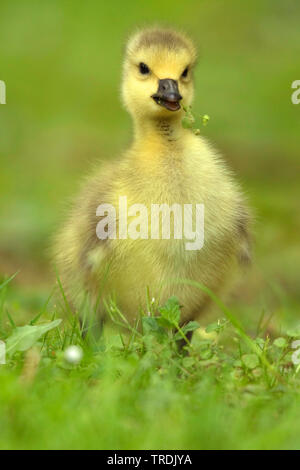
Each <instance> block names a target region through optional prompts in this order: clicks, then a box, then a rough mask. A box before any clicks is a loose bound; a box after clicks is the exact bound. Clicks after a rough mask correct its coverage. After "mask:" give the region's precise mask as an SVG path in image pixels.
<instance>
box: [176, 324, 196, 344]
mask: <svg viewBox="0 0 300 470" xmlns="http://www.w3.org/2000/svg"><path fill="white" fill-rule="evenodd" d="M198 328H200V324H199V323H198V322H197V321H190V322H189V323H187V324H186V325H184V326H183V327H182V328H181V331H182V332H183V334H185V335H186V334H187V333H188V332H189V331H195V330H198ZM175 339H176V340H177V339H182V336H181V334H180V332H179V331H178V332H177V333H176V335H175Z"/></svg>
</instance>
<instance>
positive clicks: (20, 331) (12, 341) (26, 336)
mask: <svg viewBox="0 0 300 470" xmlns="http://www.w3.org/2000/svg"><path fill="white" fill-rule="evenodd" d="M61 321H62V320H61V319H58V320H54V321H52V322H50V323H45V324H43V325H26V326H19V327H17V328H15V329H14V331H13V333H12V335H11V336H9V337H8V339H7V341H6V353H7V354H9V355H12V354H14V353H15V352H16V351H27V349H29V348H31V347H32V346H33V345H34V344H35V343H36V342H37V341H38V340H39V339H40V338H41V337H42V336H43V335H44V334H45V333H47V332H48V331H50V330H52V329H53V328H56V327H57V326H58V325H59V324H60V323H61Z"/></svg>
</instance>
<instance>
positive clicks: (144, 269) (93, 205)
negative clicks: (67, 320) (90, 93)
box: [55, 28, 249, 322]
mask: <svg viewBox="0 0 300 470" xmlns="http://www.w3.org/2000/svg"><path fill="white" fill-rule="evenodd" d="M195 62H196V50H195V47H194V45H193V43H192V42H191V40H190V39H189V38H187V37H186V36H185V35H183V34H181V33H177V32H174V31H172V30H165V29H155V28H154V29H146V30H142V31H140V32H138V33H136V34H135V35H133V37H132V38H130V40H129V41H128V44H127V47H126V51H125V58H124V65H123V80H122V98H123V103H124V105H125V107H126V109H127V111H128V112H129V113H130V115H131V117H132V120H133V126H134V139H133V143H132V145H131V147H130V148H129V149H128V150H127V151H126V152H125V153H124V155H122V156H121V158H120V159H118V160H114V161H113V162H108V163H106V164H104V165H102V166H101V167H99V169H98V170H97V171H95V172H94V174H93V175H92V176H91V177H90V178H88V179H87V181H86V182H85V185H84V188H83V190H82V192H81V194H80V195H79V197H78V198H77V199H76V201H75V203H74V206H73V209H72V211H71V213H70V215H69V217H68V219H67V221H66V223H65V226H64V227H63V229H62V231H61V232H60V233H59V234H58V236H57V239H56V244H55V252H56V256H55V260H56V265H57V268H58V273H59V275H60V277H61V280H62V284H63V287H64V289H65V291H66V294H67V296H68V298H69V299H70V300H71V302H72V304H73V305H74V306H75V308H76V309H77V310H78V311H80V306H81V303H82V302H83V300H84V297H85V295H86V293H88V294H89V296H90V298H91V299H92V302H93V304H94V305H95V304H96V303H97V299H98V298H100V297H101V299H102V300H103V299H109V298H110V297H113V298H115V300H116V302H117V304H118V306H119V308H120V309H121V311H122V312H123V314H124V315H125V316H126V317H127V318H128V319H129V321H133V320H134V319H135V318H137V316H138V314H139V310H140V307H142V308H143V309H145V308H146V307H145V304H146V290H147V289H148V291H149V292H150V296H151V298H152V297H154V298H155V299H157V300H158V299H159V302H160V304H162V303H163V302H165V301H166V300H167V299H168V298H169V297H170V296H171V295H176V296H177V297H178V298H179V300H180V303H181V305H182V306H183V307H182V322H186V321H189V320H191V319H196V318H198V317H199V316H200V315H201V314H202V313H203V311H204V310H205V309H206V308H207V306H208V305H209V298H208V297H207V295H206V294H205V293H204V292H202V291H201V290H199V289H197V288H196V287H193V286H189V285H186V284H180V283H178V284H174V281H175V280H180V279H190V280H194V281H197V282H200V283H202V284H204V285H206V286H207V287H208V288H210V289H211V290H212V291H213V292H214V293H215V294H217V295H222V293H223V292H224V291H225V290H226V289H227V287H228V285H229V284H230V280H231V279H232V277H233V273H234V272H235V271H236V268H237V267H238V265H239V264H240V263H241V262H242V261H243V260H246V259H247V258H248V254H249V247H248V240H249V235H248V225H249V217H248V212H247V209H246V206H245V202H244V197H243V195H242V193H241V191H240V188H239V186H238V184H237V183H236V182H235V181H234V179H233V177H232V175H231V173H230V172H229V171H228V169H227V168H226V166H225V164H224V162H223V161H222V159H221V158H220V157H219V155H218V154H217V153H216V151H215V150H214V149H213V148H212V147H211V145H210V144H209V143H208V142H207V141H206V140H205V139H204V138H203V137H200V136H196V135H195V134H194V133H193V132H192V131H191V130H190V129H184V128H183V127H182V124H181V121H182V118H183V114H184V112H183V106H185V107H187V106H190V105H191V103H192V101H193V91H194V84H193V69H194V65H195ZM124 197H126V203H127V209H128V208H129V207H131V206H132V205H134V204H139V205H140V206H138V207H139V208H141V207H143V208H144V209H143V210H142V209H140V211H137V212H136V216H138V221H139V224H137V223H136V226H135V228H136V232H138V225H139V228H141V227H142V226H143V227H144V229H145V230H146V232H147V237H145V234H144V238H141V237H140V238H136V239H133V238H132V237H129V236H128V233H126V231H124V229H122V230H123V233H120V232H119V229H120V227H121V225H122V227H123V222H124V217H126V214H124V210H125V209H124V210H123V209H121V208H120V207H119V204H120V198H121V200H122V201H124ZM101 204H107V205H108V206H104V207H103V206H102V210H99V209H98V210H97V208H98V207H99V206H100V205H101ZM153 204H157V205H161V204H166V205H167V207H169V208H172V206H173V204H177V205H179V206H180V207H183V206H184V205H186V204H190V205H192V206H190V207H196V204H203V205H204V245H203V247H202V248H201V249H194V250H193V249H192V250H188V249H186V243H187V242H188V240H187V238H186V237H184V236H183V237H181V238H182V239H179V238H178V239H177V238H174V235H175V232H176V230H177V229H178V226H177V227H176V223H179V222H178V220H177V222H175V225H173V227H172V223H171V231H170V239H162V237H161V235H162V228H161V227H160V228H159V235H160V238H159V239H157V238H156V239H155V238H153V236H152V238H151V234H152V232H151V228H152V229H153V227H151V220H150V217H149V214H151V207H153V206H152V205H153ZM141 205H142V206H141ZM111 207H113V208H114V210H115V214H116V220H115V221H114V220H113V219H114V214H113V212H114V211H113V210H111V209H110V208H111ZM105 208H106V209H107V212H105V211H104V209H105ZM133 208H134V209H136V208H137V206H133ZM108 214H110V215H108ZM174 217H175V216H174ZM146 219H147V220H146ZM134 220H136V219H135V217H134V215H133V213H131V215H130V214H129V215H128V223H129V222H130V221H131V222H132V221H134ZM192 220H193V224H194V226H195V223H196V220H195V213H193V216H192ZM101 221H102V222H103V221H105V225H102V229H103V227H104V229H105V231H106V232H107V233H108V238H106V239H99V237H98V236H97V233H96V230H97V227H98V229H99V222H100V223H101ZM171 221H172V218H171ZM121 222H122V224H121ZM136 232H135V233H136ZM176 233H177V232H176ZM156 235H157V232H156ZM97 305H98V304H97ZM98 315H99V319H100V318H101V319H103V318H104V317H105V309H104V307H103V302H102V301H101V302H99V305H98Z"/></svg>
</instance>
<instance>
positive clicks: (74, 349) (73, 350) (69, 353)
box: [64, 345, 83, 364]
mask: <svg viewBox="0 0 300 470" xmlns="http://www.w3.org/2000/svg"><path fill="white" fill-rule="evenodd" d="M82 356H83V351H82V349H81V347H80V346H76V345H73V346H69V347H68V348H67V349H66V350H65V352H64V358H65V360H66V361H67V362H69V363H70V364H79V362H80V361H81V359H82Z"/></svg>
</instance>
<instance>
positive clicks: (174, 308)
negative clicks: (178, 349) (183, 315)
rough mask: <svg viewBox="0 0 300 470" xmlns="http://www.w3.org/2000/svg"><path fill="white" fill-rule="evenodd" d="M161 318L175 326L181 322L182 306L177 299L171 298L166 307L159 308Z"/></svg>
mask: <svg viewBox="0 0 300 470" xmlns="http://www.w3.org/2000/svg"><path fill="white" fill-rule="evenodd" d="M159 311H160V314H161V316H162V317H163V318H164V319H165V320H167V321H168V322H169V323H171V324H173V325H174V326H175V325H178V324H179V321H180V304H179V301H178V299H177V297H175V296H173V297H170V298H169V299H168V300H167V302H166V303H165V305H163V306H162V307H160V308H159Z"/></svg>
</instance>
